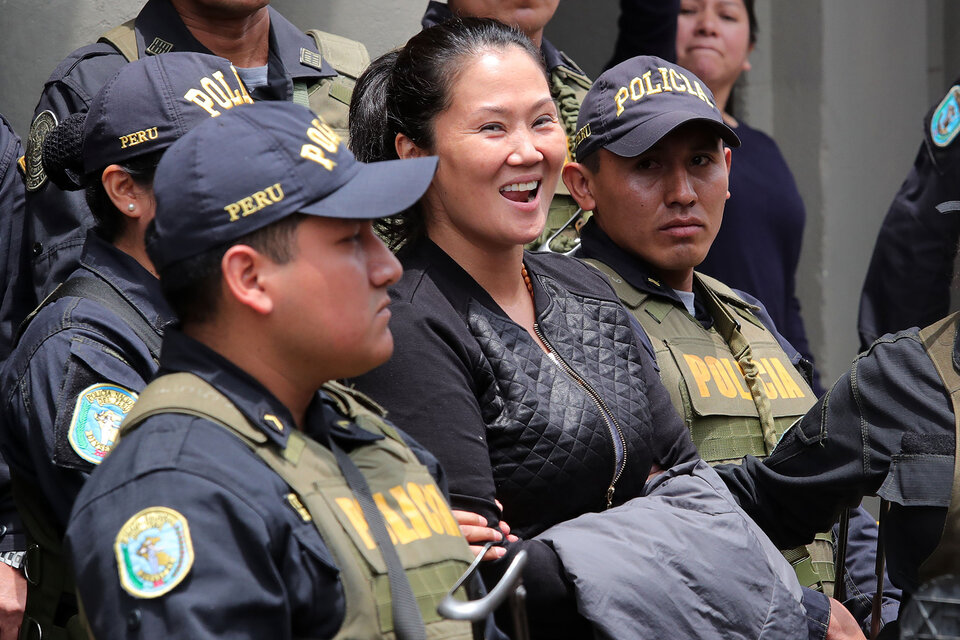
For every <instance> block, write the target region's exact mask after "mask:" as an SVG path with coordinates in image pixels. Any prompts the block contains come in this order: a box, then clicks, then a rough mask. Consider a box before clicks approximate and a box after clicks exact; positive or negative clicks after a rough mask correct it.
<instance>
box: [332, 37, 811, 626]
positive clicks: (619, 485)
mask: <svg viewBox="0 0 960 640" xmlns="http://www.w3.org/2000/svg"><path fill="white" fill-rule="evenodd" d="M350 127H351V140H352V144H353V146H354V149H355V150H356V151H357V153H358V155H359V156H361V157H362V158H363V159H364V160H370V161H372V160H379V159H385V158H393V157H401V158H414V157H418V156H423V155H436V156H437V157H438V158H439V160H438V165H437V167H438V168H437V173H436V174H435V176H434V180H433V183H432V184H431V186H430V187H429V189H428V190H427V192H426V194H425V195H424V197H423V198H421V200H420V202H419V203H418V204H417V205H416V206H415V207H413V208H412V209H411V210H409V211H407V212H405V213H404V214H402V215H401V216H398V217H399V219H400V220H399V224H398V225H396V226H392V227H388V228H387V234H388V237H389V238H390V240H391V241H392V243H393V244H394V245H395V246H400V247H401V248H400V250H399V252H398V257H399V259H400V261H401V263H402V264H403V267H404V275H403V276H402V278H401V280H400V282H399V283H398V284H397V285H395V286H394V287H392V288H391V298H392V299H393V304H392V306H391V309H392V313H393V318H392V320H391V323H390V327H391V330H392V331H393V334H394V341H395V350H394V355H393V357H392V358H391V359H390V361H389V362H387V363H386V364H385V365H383V366H381V367H379V368H377V369H375V370H374V371H372V372H370V373H368V374H366V375H364V376H362V377H360V378H358V379H357V380H356V381H355V382H356V383H357V385H358V386H359V387H360V388H361V389H362V390H363V391H365V392H366V393H367V394H369V395H370V396H371V397H372V398H373V399H374V400H377V401H378V402H380V403H382V404H383V405H384V407H385V408H386V409H388V411H389V415H390V417H391V419H392V420H393V421H394V422H395V424H397V425H398V426H399V427H401V428H402V429H403V430H405V431H407V432H408V433H409V434H410V435H412V436H413V437H414V438H416V439H417V440H418V441H419V442H421V443H423V444H424V445H425V446H426V447H427V448H428V449H430V450H431V451H432V452H433V453H434V454H435V455H436V456H437V457H438V459H440V461H441V463H442V464H443V466H444V469H445V470H446V472H447V474H448V476H447V477H448V481H449V486H450V494H451V503H452V505H453V506H454V507H455V508H456V509H459V510H461V512H470V514H474V515H475V517H474V516H471V515H470V514H467V515H466V516H463V514H462V513H461V516H462V517H461V520H460V524H461V525H465V524H469V525H472V526H471V527H469V528H466V529H465V532H467V533H468V535H469V536H471V537H470V538H469V539H470V541H471V542H481V540H482V539H483V538H484V537H486V538H489V539H495V540H500V539H501V538H502V537H503V536H502V534H501V533H500V527H501V525H502V524H503V519H504V518H505V519H507V520H509V522H510V524H511V526H512V527H513V531H514V533H515V534H516V536H519V538H520V539H519V540H516V539H510V540H508V543H507V544H506V546H505V547H504V548H502V549H499V550H498V551H497V552H494V554H492V555H495V556H497V557H498V558H499V559H498V560H496V561H494V562H490V563H488V564H487V567H486V568H487V571H486V577H488V578H494V579H495V578H496V576H497V574H498V572H500V571H502V570H503V569H504V567H505V563H507V562H509V561H510V559H511V558H512V557H513V555H514V554H515V553H516V552H517V551H519V550H520V549H525V550H527V551H528V553H529V559H530V561H529V562H528V564H527V569H526V570H525V572H524V582H525V584H526V586H527V593H528V614H529V618H530V622H531V627H532V629H531V630H532V632H533V637H536V638H552V639H557V638H561V639H562V638H586V637H595V634H596V636H597V637H617V638H627V637H629V638H634V637H675V636H677V635H681V636H683V635H685V633H684V632H685V630H687V629H690V630H692V629H697V633H696V634H694V633H690V634H688V635H690V636H693V635H697V636H698V637H701V638H718V639H719V638H729V637H746V636H744V635H743V634H742V633H741V632H742V631H743V629H746V628H747V627H753V626H754V625H755V624H758V625H759V627H763V625H764V624H766V622H765V621H766V620H767V617H768V616H771V615H772V617H773V620H771V621H770V624H771V625H772V627H771V628H773V627H775V628H776V630H775V631H772V635H771V637H777V638H793V637H796V630H797V629H802V628H803V623H802V618H801V617H800V605H799V602H798V599H799V596H798V595H797V594H795V593H793V592H791V591H790V588H791V587H789V586H787V584H786V583H784V582H783V581H782V580H781V578H782V576H784V575H788V574H787V573H785V572H789V566H788V565H787V564H786V562H785V561H782V560H780V561H779V564H777V563H776V562H769V563H768V561H767V558H768V557H769V556H767V555H766V554H765V552H763V551H760V550H759V549H755V548H753V547H755V546H757V545H760V544H761V543H760V542H759V540H760V539H761V537H762V534H759V533H758V532H757V535H755V534H754V533H750V534H749V535H743V533H744V531H746V530H747V529H749V528H750V527H753V525H752V524H750V522H749V520H748V519H747V518H746V516H745V515H742V514H740V513H739V512H737V511H736V509H735V508H733V507H732V504H733V502H732V498H731V497H729V496H726V497H724V496H725V495H726V494H725V490H723V489H722V487H721V486H720V483H719V480H718V479H716V477H715V476H714V477H713V480H712V482H715V484H710V481H707V480H705V478H706V476H705V475H701V474H709V473H712V472H710V470H709V469H708V468H707V467H706V465H705V464H704V463H703V462H702V461H700V460H699V459H698V457H697V455H696V452H695V450H694V447H693V444H692V442H691V440H690V438H689V436H688V434H687V432H686V428H685V427H684V425H683V423H682V422H681V421H680V418H679V416H678V415H677V414H676V413H675V412H674V410H673V408H672V407H671V405H670V399H669V395H668V394H667V391H666V390H665V389H664V388H663V386H662V385H661V384H660V382H659V379H658V376H657V372H656V370H655V368H654V365H653V361H652V358H651V356H650V354H649V353H648V352H647V351H646V350H645V349H644V348H643V346H641V344H640V343H639V342H638V339H637V336H636V334H635V332H634V328H633V325H632V323H631V320H630V316H629V315H628V313H627V312H626V311H625V310H624V308H623V307H622V306H621V305H620V303H619V300H618V299H617V296H616V294H615V293H614V291H613V290H612V288H611V287H610V284H609V282H608V281H607V280H606V279H605V278H604V277H603V276H602V275H601V274H600V273H599V272H598V271H596V270H595V269H593V268H591V267H589V266H587V265H585V264H583V263H581V262H580V261H578V260H574V259H571V258H568V257H566V256H562V255H558V254H552V253H546V254H542V253H541V254H538V253H528V252H524V250H523V245H524V243H526V242H529V241H530V240H531V239H532V238H534V237H536V236H537V234H538V233H539V232H540V231H541V228H542V226H543V225H544V222H545V216H546V212H547V209H548V207H549V204H550V199H551V198H552V196H553V191H554V188H555V187H556V184H557V180H558V176H559V171H560V169H561V166H562V164H563V158H564V153H565V147H566V140H565V136H564V134H563V131H562V130H561V128H560V126H559V124H558V122H557V118H556V111H555V107H554V104H553V102H552V100H551V96H550V91H549V88H548V86H547V81H546V77H545V74H544V69H543V62H542V59H541V58H540V56H539V54H538V52H537V50H536V49H535V48H533V46H532V45H531V43H530V40H529V39H528V38H526V37H525V36H524V35H523V34H522V33H520V32H519V31H515V30H512V29H510V28H508V27H505V26H504V25H502V24H500V23H498V22H495V21H493V20H489V19H463V20H455V21H451V22H447V23H444V24H441V25H438V26H435V27H431V28H429V29H426V30H424V31H423V32H421V33H420V34H419V35H417V36H415V37H414V38H412V39H411V40H410V41H409V42H408V43H407V44H406V46H404V47H403V48H402V49H400V50H399V51H398V52H394V53H391V54H388V55H386V56H384V57H382V58H380V59H378V60H376V61H374V62H373V64H372V65H371V67H370V68H369V69H368V71H367V72H366V73H365V74H364V75H363V76H362V77H361V78H360V79H359V80H358V83H357V87H356V90H355V93H354V98H353V103H352V105H351V117H350ZM715 151H719V145H717V149H716V150H715ZM718 162H720V163H722V162H723V157H722V154H721V157H720V158H719V159H718ZM668 479H669V481H668ZM701 480H702V481H704V482H706V484H700V482H701ZM691 482H692V483H693V484H696V485H697V486H698V489H697V490H696V491H692V492H690V493H687V491H688V489H689V488H690V487H691V485H690V484H689V483H691ZM667 486H669V487H671V490H676V491H680V492H682V493H684V494H685V496H684V504H685V505H689V504H691V501H692V502H694V503H695V502H697V501H698V500H699V499H700V498H702V497H704V496H707V498H706V500H707V502H710V504H711V506H710V507H709V508H704V509H701V511H699V512H698V511H697V510H696V509H690V508H688V507H686V506H685V507H683V508H681V509H679V510H677V511H682V512H683V513H682V514H678V513H677V512H676V511H670V509H669V508H666V509H665V508H664V506H665V505H664V503H662V502H658V501H657V500H656V499H653V500H650V501H647V500H646V499H645V498H644V496H647V495H652V494H653V493H656V492H657V491H660V490H665V489H664V488H665V487H667ZM688 498H689V500H688ZM501 505H502V506H501ZM708 513H709V514H713V515H711V516H710V518H712V519H711V520H710V522H709V523H708V522H707V521H706V519H705V518H706V516H707V514H708ZM615 514H616V515H615ZM718 514H719V515H718ZM714 515H716V516H717V517H716V518H714V517H713V516H714ZM700 516H703V517H704V519H700V520H698V517H700ZM583 518H588V519H587V520H583ZM590 518H596V520H591V519H590ZM691 518H692V519H691ZM721 521H722V522H724V523H726V524H729V525H730V528H727V527H726V526H725V525H724V526H720V525H718V523H720V522H721ZM641 522H642V523H643V526H640V523H641ZM584 523H586V524H584ZM484 525H488V526H484ZM569 527H572V528H573V530H577V531H579V532H580V533H585V534H586V535H588V536H589V541H587V542H585V543H584V544H582V545H580V544H577V545H574V547H575V548H576V551H575V552H574V556H575V557H576V558H578V559H580V560H584V561H587V562H588V564H590V565H591V566H592V567H593V568H594V569H597V573H596V574H594V575H592V576H590V577H588V578H586V579H585V580H579V579H577V578H575V577H574V576H575V575H576V571H573V570H571V571H570V572H568V571H567V570H566V567H567V565H566V562H567V559H568V558H566V557H563V556H561V555H560V553H559V552H558V550H557V547H559V546H562V545H563V544H564V543H563V542H562V540H567V541H569V538H565V537H564V533H563V531H566V532H567V533H570V531H571V529H570V528H569ZM578 527H580V529H578ZM710 528H712V529H713V530H714V531H719V532H720V533H719V534H715V535H714V536H713V537H710V536H709V534H706V533H704V530H705V529H710ZM676 529H682V530H683V532H682V533H676V531H675V530H676ZM616 530H622V531H627V532H630V535H631V536H633V537H632V539H631V543H635V544H630V545H627V546H629V547H630V549H629V552H625V551H622V550H621V551H617V552H613V551H610V552H609V555H607V556H606V557H605V558H603V559H602V560H598V561H597V562H593V561H592V560H589V558H592V557H594V556H590V555H589V554H587V555H584V554H581V553H579V552H580V550H581V549H590V550H591V553H592V552H593V551H594V550H596V549H613V548H615V546H616V545H615V541H616V540H623V539H624V538H623V537H622V536H620V534H613V533H611V532H612V531H616ZM694 531H696V532H699V533H700V535H701V539H700V540H699V541H698V542H697V543H696V544H695V545H694V544H693V543H689V542H688V538H687V537H686V536H687V535H688V534H689V533H692V532H694ZM705 535H706V536H707V537H708V538H709V539H710V540H712V541H713V542H716V543H718V544H715V545H713V544H711V543H710V542H704V538H703V536H705ZM678 541H682V542H678ZM744 545H746V546H749V547H751V548H753V550H754V551H755V552H756V553H752V554H750V555H749V556H743V557H741V556H740V554H739V552H734V551H731V548H743V547H744ZM671 546H674V547H675V551H676V552H677V553H676V556H675V557H674V558H672V559H670V560H667V561H664V558H665V557H666V556H665V555H664V553H667V554H668V555H670V553H672V552H665V548H666V547H671ZM692 546H695V547H696V548H697V549H698V552H697V553H696V554H693V555H697V558H696V559H694V560H692V562H693V564H688V563H687V561H686V558H687V557H688V556H690V555H691V550H690V549H691V547H692ZM614 554H615V557H614ZM730 558H736V562H735V563H733V562H731V560H730ZM648 561H649V563H648ZM673 563H677V564H682V565H683V566H684V570H681V571H668V572H666V573H668V575H666V576H664V575H662V574H663V573H664V572H663V571H661V569H659V568H657V566H659V565H660V564H663V565H668V566H676V565H673ZM714 563H721V564H736V567H737V571H738V572H740V574H741V575H742V576H743V579H742V581H740V582H738V584H735V585H733V586H731V585H730V584H728V583H727V582H724V584H723V585H720V584H719V583H715V584H714V583H710V581H709V580H707V581H706V582H705V583H701V582H700V580H699V579H697V580H696V584H680V583H683V582H685V581H687V580H690V581H691V582H693V581H694V580H692V579H691V578H690V576H693V575H704V576H707V575H708V574H709V573H710V572H709V571H706V570H704V571H698V570H697V569H696V568H695V567H697V566H710V565H713V564H714ZM747 567H749V569H747ZM781 570H782V571H783V572H784V573H778V572H780V571H781ZM654 575H656V577H657V579H655V580H651V579H650V578H651V577H652V576H654ZM575 583H576V584H575ZM621 583H622V584H624V585H626V586H625V588H624V589H622V590H619V594H618V595H616V596H613V595H611V594H609V593H607V595H605V596H603V597H602V600H603V601H602V603H600V604H599V605H598V604H597V603H598V595H597V594H598V592H597V589H603V586H604V585H606V584H621ZM674 587H676V589H675V588H674ZM715 587H716V588H715ZM777 589H779V591H777ZM796 589H797V591H798V590H799V588H798V587H796ZM731 590H732V591H731ZM742 590H747V591H751V592H752V593H753V594H754V596H753V597H749V598H748V597H746V591H742ZM607 591H609V590H607ZM734 592H735V593H736V594H743V597H741V596H739V595H730V594H731V593H734ZM678 593H688V594H695V595H692V596H691V600H694V599H695V600H696V602H695V603H694V602H692V601H691V602H687V603H686V604H684V605H679V604H678V603H680V602H682V601H683V597H682V596H678V595H677V594H678ZM757 593H765V596H764V597H760V598H757V597H755V596H756V594H757ZM766 596H769V597H766ZM795 596H796V597H795ZM730 600H736V601H737V603H736V604H730V603H729V601H730ZM760 601H762V602H763V611H759V610H758V609H756V608H754V604H753V603H755V602H760ZM771 602H774V603H775V604H773V605H770V603H771ZM591 603H593V604H594V605H596V606H591ZM641 603H642V606H643V608H644V610H645V612H644V613H643V614H642V615H641V614H639V613H638V612H637V611H635V608H636V607H638V606H641ZM721 603H722V604H721ZM660 605H663V606H660ZM768 605H770V606H768ZM601 609H602V610H603V612H602V613H598V612H599V611H600V610H601ZM721 609H724V611H722V612H721ZM774 611H775V612H776V613H775V614H771V612H774ZM654 612H655V613H654ZM608 613H609V615H608ZM701 614H702V615H701ZM681 618H682V619H683V622H680V623H678V620H680V619H681ZM759 627H754V628H759ZM678 632H679V633H678ZM778 633H779V635H778ZM747 635H749V636H751V637H759V635H756V634H753V633H752V632H751V633H749V634H747Z"/></svg>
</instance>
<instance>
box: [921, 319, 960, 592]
mask: <svg viewBox="0 0 960 640" xmlns="http://www.w3.org/2000/svg"><path fill="white" fill-rule="evenodd" d="M958 323H960V313H954V314H952V315H949V316H947V317H946V318H944V319H943V320H941V321H940V322H937V323H936V324H932V325H930V326H929V327H927V328H926V329H923V330H922V331H920V339H921V340H922V341H923V347H924V349H926V351H927V355H928V356H930V359H931V360H932V361H933V364H934V366H935V367H936V368H937V373H939V374H940V379H941V380H943V386H944V388H945V389H946V390H947V393H949V394H950V402H951V404H952V405H953V417H954V433H955V435H956V436H957V437H956V440H957V442H956V448H955V450H954V469H953V490H952V492H951V494H950V506H949V507H948V508H947V518H946V521H945V522H944V524H943V532H942V533H941V534H940V542H939V543H938V544H937V548H936V549H934V550H933V553H931V554H930V557H928V558H927V559H926V561H924V563H923V564H922V565H920V569H919V571H918V575H919V577H920V580H921V582H927V581H929V580H932V579H933V578H936V577H938V576H943V575H948V574H960V374H958V373H957V370H956V368H955V367H954V363H953V352H954V345H955V344H956V340H957V325H958Z"/></svg>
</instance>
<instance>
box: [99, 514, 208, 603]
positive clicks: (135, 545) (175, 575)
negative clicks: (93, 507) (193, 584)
mask: <svg viewBox="0 0 960 640" xmlns="http://www.w3.org/2000/svg"><path fill="white" fill-rule="evenodd" d="M113 547H114V551H116V554H117V569H118V570H119V573H120V585H121V586H122V587H123V589H124V590H125V591H126V592H127V593H129V594H130V595H132V596H135V597H137V598H156V597H159V596H162V595H163V594H165V593H167V592H168V591H170V590H171V589H173V588H174V587H176V586H177V585H178V584H180V583H181V582H182V581H183V579H184V578H186V577H187V574H188V573H190V569H191V567H193V542H192V541H191V540H190V527H189V526H188V525H187V519H186V518H185V517H183V515H182V514H181V513H180V512H178V511H174V510H173V509H169V508H167V507H150V508H148V509H144V510H143V511H140V512H139V513H137V514H136V515H134V516H133V517H132V518H130V519H129V520H127V521H126V522H125V523H124V525H123V526H122V527H121V528H120V532H119V533H118V534H117V539H116V541H115V542H114V545H113Z"/></svg>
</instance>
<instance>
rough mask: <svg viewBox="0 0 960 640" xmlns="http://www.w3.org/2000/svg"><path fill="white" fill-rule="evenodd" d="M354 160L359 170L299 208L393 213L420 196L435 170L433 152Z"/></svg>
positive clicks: (322, 212) (326, 213)
mask: <svg viewBox="0 0 960 640" xmlns="http://www.w3.org/2000/svg"><path fill="white" fill-rule="evenodd" d="M358 164H359V165H360V170H359V171H358V172H357V173H356V175H354V176H353V177H352V178H351V179H350V180H349V181H348V182H347V183H346V184H344V185H343V186H341V187H340V188H339V189H337V190H336V191H335V192H333V193H331V194H330V195H328V196H327V197H326V198H323V199H322V200H318V201H317V202H314V203H312V204H308V205H306V206H304V207H302V208H301V209H300V211H301V212H302V213H306V214H309V215H313V216H323V217H325V218H356V219H361V220H371V219H375V218H386V217H389V216H393V215H396V214H398V213H401V212H402V211H404V210H406V209H407V208H408V207H410V206H411V205H412V204H413V203H415V202H416V201H417V200H419V199H420V197H421V196H422V195H423V194H424V193H425V192H426V190H427V188H428V187H429V186H430V182H431V181H432V180H433V174H434V173H435V172H436V170H437V158H436V157H434V156H430V157H427V158H411V159H409V160H387V161H384V162H371V163H369V164H364V163H358Z"/></svg>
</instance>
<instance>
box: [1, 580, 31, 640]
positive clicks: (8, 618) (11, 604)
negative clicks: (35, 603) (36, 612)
mask: <svg viewBox="0 0 960 640" xmlns="http://www.w3.org/2000/svg"><path fill="white" fill-rule="evenodd" d="M26 603H27V579H26V578H24V577H23V573H22V572H21V571H20V570H19V569H14V568H13V567H11V566H10V565H8V564H3V563H0V639H2V640H6V639H7V638H11V640H12V639H13V638H16V637H17V635H18V634H19V633H20V623H21V622H22V621H23V607H24V605H25V604H26Z"/></svg>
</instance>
